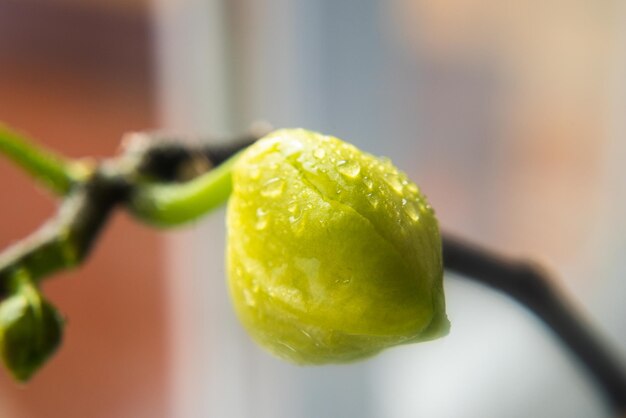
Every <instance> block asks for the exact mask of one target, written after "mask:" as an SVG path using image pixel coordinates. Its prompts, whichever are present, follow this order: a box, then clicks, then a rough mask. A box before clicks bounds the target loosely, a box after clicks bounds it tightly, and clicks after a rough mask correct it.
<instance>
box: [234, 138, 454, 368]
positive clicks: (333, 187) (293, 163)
mask: <svg viewBox="0 0 626 418" xmlns="http://www.w3.org/2000/svg"><path fill="white" fill-rule="evenodd" d="M233 186H234V190H233V194H232V196H231V199H230V201H229V205H228V219H227V223H228V248H227V251H228V254H227V255H228V273H229V288H230V293H231V297H232V299H233V302H234V306H235V309H236V311H237V314H238V316H239V318H240V320H241V321H242V323H243V325H244V326H245V328H246V329H247V330H248V331H249V332H250V334H251V335H252V337H253V338H254V339H255V340H256V341H257V342H258V343H260V344H261V345H262V346H264V347H265V348H267V349H268V350H269V351H271V352H272V353H274V354H275V355H278V356H279V357H282V358H286V359H289V360H292V361H294V362H297V363H305V364H321V363H336V362H345V361H351V360H356V359H360V358H364V357H368V356H371V355H373V354H376V353H378V352H379V351H381V350H382V349H384V348H386V347H390V346H393V345H397V344H403V343H410V342H417V341H424V340H429V339H433V338H436V337H438V336H441V335H444V334H446V333H447V330H448V327H449V324H448V320H447V318H446V314H445V302H444V295H443V289H442V274H443V267H442V256H441V238H440V235H439V229H438V225H437V220H436V218H435V216H434V213H433V210H432V209H431V207H430V206H429V205H428V203H427V202H426V199H425V198H424V196H423V195H422V194H421V193H420V192H419V189H418V188H417V186H416V185H415V184H413V183H412V182H411V181H410V180H408V179H407V177H406V175H405V174H404V173H402V172H400V171H399V170H398V169H397V168H396V167H394V166H393V165H392V164H391V163H390V162H389V161H388V160H384V159H379V158H376V157H374V156H372V155H369V154H366V153H364V152H362V151H360V150H358V149H357V148H355V147H354V146H352V145H349V144H347V143H345V142H343V141H341V140H339V139H337V138H334V137H329V136H325V135H321V134H318V133H314V132H309V131H305V130H301V129H297V130H280V131H276V132H274V133H272V134H270V135H268V136H267V137H265V138H263V139H261V140H260V141H258V142H257V143H256V144H254V145H252V146H250V147H249V148H248V149H247V150H246V151H245V152H244V153H243V155H242V156H241V157H240V158H239V160H238V161H237V162H236V164H235V167H234V169H233Z"/></svg>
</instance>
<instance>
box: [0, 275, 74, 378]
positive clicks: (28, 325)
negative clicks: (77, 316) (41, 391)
mask: <svg viewBox="0 0 626 418" xmlns="http://www.w3.org/2000/svg"><path fill="white" fill-rule="evenodd" d="M62 332H63V320H62V318H61V317H60V315H59V314H58V312H57V310H56V309H55V308H54V307H53V306H52V305H51V304H50V303H48V302H47V301H46V300H44V298H43V296H42V295H41V293H39V291H38V290H37V289H36V288H35V286H34V285H32V284H23V285H21V286H20V287H19V288H18V289H17V290H16V291H15V293H14V294H12V295H11V296H9V297H8V298H6V299H5V300H3V301H2V302H1V303H0V357H1V358H2V361H3V362H4V364H5V366H6V368H7V369H8V370H9V371H10V372H11V374H12V375H13V377H14V378H15V379H16V380H19V381H26V380H28V379H29V378H30V377H31V376H32V375H33V373H35V372H36V371H37V370H38V369H39V368H40V367H41V366H42V365H43V364H44V363H45V362H46V360H47V359H48V358H49V357H50V356H51V355H52V354H53V353H54V352H55V351H56V349H57V348H58V346H59V344H60V342H61V335H62Z"/></svg>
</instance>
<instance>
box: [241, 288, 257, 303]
mask: <svg viewBox="0 0 626 418" xmlns="http://www.w3.org/2000/svg"><path fill="white" fill-rule="evenodd" d="M243 298H244V299H245V302H246V305H248V306H255V305H256V300H255V298H254V295H253V294H252V292H250V291H249V290H248V289H246V288H244V289H243Z"/></svg>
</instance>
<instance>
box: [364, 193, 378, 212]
mask: <svg viewBox="0 0 626 418" xmlns="http://www.w3.org/2000/svg"><path fill="white" fill-rule="evenodd" d="M366 197H367V200H368V201H369V202H370V205H372V206H373V207H374V208H377V207H378V203H379V200H378V196H376V195H375V194H374V193H368V194H367V196H366Z"/></svg>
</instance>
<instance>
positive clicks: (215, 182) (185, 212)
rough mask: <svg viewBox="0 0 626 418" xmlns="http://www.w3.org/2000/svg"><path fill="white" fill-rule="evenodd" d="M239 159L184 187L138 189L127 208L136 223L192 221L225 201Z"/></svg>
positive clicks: (182, 185)
mask: <svg viewBox="0 0 626 418" xmlns="http://www.w3.org/2000/svg"><path fill="white" fill-rule="evenodd" d="M238 156H239V154H236V155H234V156H233V157H231V158H229V159H228V160H227V161H225V162H223V163H222V164H220V165H219V166H217V167H216V168H214V169H213V170H211V171H209V172H207V173H205V174H202V175H201V176H198V177H196V178H195V179H193V180H190V181H188V182H186V183H174V184H172V183H168V184H165V183H156V184H154V183H153V184H146V185H141V186H137V188H136V189H135V191H134V193H133V194H132V196H131V197H130V199H129V201H128V207H129V208H130V210H131V212H132V213H133V214H134V215H135V216H137V217H138V218H139V219H142V220H144V221H146V222H148V223H150V224H153V225H156V226H160V227H169V226H177V225H180V224H183V223H186V222H190V221H193V220H195V219H197V218H199V217H200V216H202V215H204V214H206V213H207V212H209V211H211V210H212V209H215V208H216V207H218V206H221V205H222V204H223V203H225V202H226V200H228V197H229V196H230V193H231V191H232V176H231V171H232V167H233V164H234V163H235V161H236V159H237V158H238Z"/></svg>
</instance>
